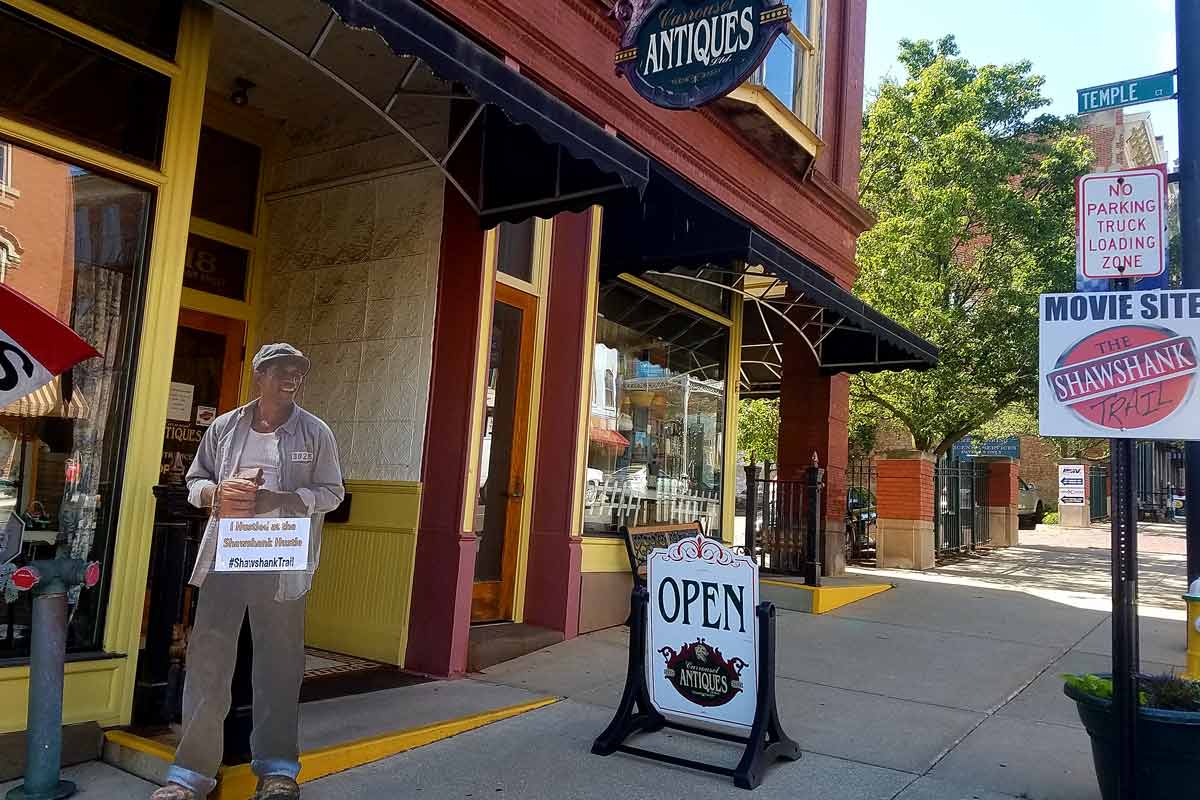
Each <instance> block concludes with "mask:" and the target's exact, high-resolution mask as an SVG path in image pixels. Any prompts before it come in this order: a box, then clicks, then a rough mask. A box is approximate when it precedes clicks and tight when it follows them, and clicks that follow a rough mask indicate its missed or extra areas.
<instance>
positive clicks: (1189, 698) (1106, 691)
mask: <svg viewBox="0 0 1200 800" xmlns="http://www.w3.org/2000/svg"><path fill="white" fill-rule="evenodd" d="M1062 678H1063V680H1064V681H1066V682H1067V683H1068V684H1069V685H1071V686H1073V687H1074V688H1075V689H1077V690H1079V691H1080V692H1083V693H1084V694H1089V695H1091V696H1092V697H1098V698H1100V699H1101V700H1111V699H1112V693H1113V684H1112V678H1104V677H1101V676H1099V675H1063V676H1062ZM1138 704H1139V705H1142V706H1144V707H1146V708H1157V709H1159V710H1161V711H1200V681H1193V680H1188V679H1187V678H1181V677H1179V676H1178V675H1139V676H1138Z"/></svg>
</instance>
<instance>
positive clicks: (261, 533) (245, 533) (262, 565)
mask: <svg viewBox="0 0 1200 800" xmlns="http://www.w3.org/2000/svg"><path fill="white" fill-rule="evenodd" d="M311 526H312V520H310V519H309V518H308V517H261V518H260V517H249V518H233V519H222V520H221V521H220V522H219V523H218V527H217V560H216V564H215V565H214V566H213V569H214V570H216V571H217V572H298V571H301V570H305V569H308V539H309V531H310V528H311Z"/></svg>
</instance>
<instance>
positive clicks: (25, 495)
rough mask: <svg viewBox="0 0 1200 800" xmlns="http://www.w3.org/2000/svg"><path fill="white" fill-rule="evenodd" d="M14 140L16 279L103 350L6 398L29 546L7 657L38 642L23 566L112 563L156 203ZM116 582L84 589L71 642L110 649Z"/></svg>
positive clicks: (6, 220)
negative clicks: (32, 632)
mask: <svg viewBox="0 0 1200 800" xmlns="http://www.w3.org/2000/svg"><path fill="white" fill-rule="evenodd" d="M8 152H9V153H10V157H11V159H12V162H13V169H14V170H15V171H16V172H17V173H18V174H19V175H20V176H21V195H20V197H19V199H17V200H16V201H15V202H14V203H13V205H12V206H11V207H0V229H3V230H4V231H5V232H6V236H7V238H10V239H12V240H13V241H15V242H19V243H20V248H21V258H20V261H19V262H18V263H16V264H15V265H13V264H12V263H11V261H10V263H9V266H8V268H7V269H6V270H5V272H4V283H5V285H7V286H9V287H10V288H12V289H15V290H16V291H18V292H20V293H21V294H23V295H25V296H26V297H28V298H29V299H30V300H32V301H33V302H35V303H37V304H38V305H40V306H41V307H43V308H45V309H46V310H47V311H50V312H51V313H53V314H54V315H55V316H56V317H58V319H60V320H61V321H62V322H64V323H66V324H67V325H69V326H71V327H72V328H73V329H74V330H75V331H76V333H78V334H79V335H80V336H82V337H83V338H84V339H86V340H87V341H88V342H90V343H91V345H92V346H93V347H95V348H96V350H98V351H99V352H100V354H101V355H100V356H99V357H98V358H93V359H90V360H88V361H85V362H83V363H82V364H79V365H78V366H76V367H75V368H73V369H71V370H69V371H68V372H66V373H64V374H63V375H61V376H60V377H59V378H57V379H56V380H54V381H53V382H51V383H50V384H48V385H46V386H44V387H42V388H41V389H39V390H37V391H36V392H34V393H33V394H31V395H28V396H26V397H24V398H22V399H20V400H17V401H16V402H14V403H12V404H10V405H7V406H3V407H0V525H6V524H7V523H8V522H9V519H10V517H11V516H12V515H14V514H17V515H20V517H21V518H22V520H23V522H24V525H25V536H24V545H23V548H22V554H21V556H20V557H19V558H18V559H17V561H16V562H14V564H13V565H9V566H8V567H7V568H0V658H8V657H22V656H26V655H28V652H29V624H30V615H31V602H30V601H31V598H30V596H29V594H28V593H23V594H20V595H17V594H15V593H14V592H13V591H11V586H10V584H9V581H8V576H9V575H10V574H11V571H12V569H13V568H14V566H16V565H19V564H21V563H23V562H24V561H26V560H29V559H35V558H52V557H54V556H55V555H56V554H62V555H68V556H74V557H77V558H85V559H93V560H98V561H101V562H102V563H103V564H104V565H105V570H104V571H105V574H106V575H107V573H108V566H109V564H110V557H111V551H112V544H113V533H114V531H115V526H116V505H117V489H118V486H119V483H120V468H121V460H122V459H121V455H122V452H123V450H124V437H125V433H126V429H125V422H126V420H127V419H128V412H127V407H128V395H129V391H130V388H131V385H132V376H133V367H134V365H133V343H134V337H135V330H136V323H137V317H138V316H139V315H138V307H139V301H138V300H137V298H138V295H139V294H140V292H139V291H138V289H137V285H138V283H139V281H140V279H141V276H142V271H143V263H144V257H145V253H146V249H147V248H146V244H147V241H146V240H147V231H148V230H149V221H150V208H151V197H150V193H149V192H146V191H144V190H141V189H137V188H134V187H132V186H129V185H127V184H124V183H121V182H119V181H116V180H113V179H111V178H107V177H103V176H100V175H97V174H94V173H92V172H89V171H87V170H84V169H81V168H79V167H75V166H72V165H70V164H66V163H64V162H62V161H57V160H55V159H52V158H47V157H45V156H42V155H40V154H37V153H33V152H31V151H29V150H25V149H22V148H20V147H17V146H12V147H11V148H10V149H9V151H8ZM47 220H62V221H63V222H61V223H59V224H58V225H48V224H47ZM105 592H106V590H105V591H102V590H101V589H99V588H98V589H95V590H92V591H88V592H83V593H82V594H79V595H78V597H75V596H74V595H73V596H72V598H71V600H72V603H73V605H72V612H71V623H70V628H69V632H68V641H67V644H68V648H69V649H71V650H74V651H80V650H96V649H99V646H100V641H101V633H102V624H103V619H102V611H101V610H102V609H103V608H104V605H105V599H104V597H105ZM76 599H77V600H78V602H77V603H75V602H74V601H75V600H76Z"/></svg>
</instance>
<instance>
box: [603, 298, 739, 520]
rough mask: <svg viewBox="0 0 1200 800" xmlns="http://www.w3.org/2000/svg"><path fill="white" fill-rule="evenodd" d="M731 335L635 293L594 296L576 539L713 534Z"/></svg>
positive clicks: (664, 302) (711, 321) (710, 322)
mask: <svg viewBox="0 0 1200 800" xmlns="http://www.w3.org/2000/svg"><path fill="white" fill-rule="evenodd" d="M728 354H729V328H728V326H727V325H724V324H722V323H721V322H718V321H716V320H714V319H712V318H710V317H708V316H706V315H703V314H700V313H697V312H695V311H692V310H689V309H687V308H684V307H681V306H679V305H676V304H675V303H673V302H672V301H671V300H670V299H668V298H666V297H663V296H660V295H659V294H656V293H653V292H651V291H647V290H645V289H643V288H640V287H637V286H634V285H631V284H627V283H624V282H621V281H616V282H613V283H611V284H608V285H606V286H603V287H601V289H600V296H599V300H598V306H597V320H596V343H595V349H594V352H593V358H592V386H591V413H590V420H589V431H588V461H587V472H586V482H587V485H586V487H585V493H584V532H585V533H593V534H594V533H612V532H615V531H616V530H617V529H618V528H619V527H620V526H622V525H630V526H632V525H648V524H654V523H670V522H688V521H691V520H697V519H698V520H700V521H701V523H702V524H703V525H704V528H705V530H706V531H708V532H709V533H710V534H712V535H719V534H720V527H721V489H722V482H723V480H724V479H725V476H724V475H723V466H724V452H725V403H726V381H727V377H728V376H727V361H728Z"/></svg>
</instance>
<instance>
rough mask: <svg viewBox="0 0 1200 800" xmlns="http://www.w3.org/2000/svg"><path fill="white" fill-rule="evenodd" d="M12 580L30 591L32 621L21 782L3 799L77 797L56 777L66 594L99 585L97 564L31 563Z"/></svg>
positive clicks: (59, 756)
mask: <svg viewBox="0 0 1200 800" xmlns="http://www.w3.org/2000/svg"><path fill="white" fill-rule="evenodd" d="M12 582H13V585H14V586H16V587H17V589H19V590H21V591H30V590H32V591H33V623H32V630H31V632H30V638H31V643H30V655H29V722H28V724H27V726H26V727H27V731H26V734H25V735H26V751H25V752H26V756H25V782H24V783H23V784H21V785H20V786H18V787H16V788H15V789H10V790H9V792H8V795H7V800H61V798H65V797H70V796H71V795H73V794H75V784H73V783H71V782H70V781H64V780H62V779H61V776H60V771H61V769H62V704H63V667H64V663H65V661H66V655H67V591H68V590H69V589H70V588H71V587H73V586H78V585H83V586H84V587H85V588H88V589H90V588H92V587H93V586H95V585H96V584H97V583H99V582H100V565H99V564H98V563H97V562H95V561H91V562H88V561H82V560H80V559H78V558H56V559H53V560H50V561H34V562H32V563H30V564H27V565H26V566H23V567H21V568H19V569H18V570H16V571H15V572H14V573H13V574H12Z"/></svg>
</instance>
